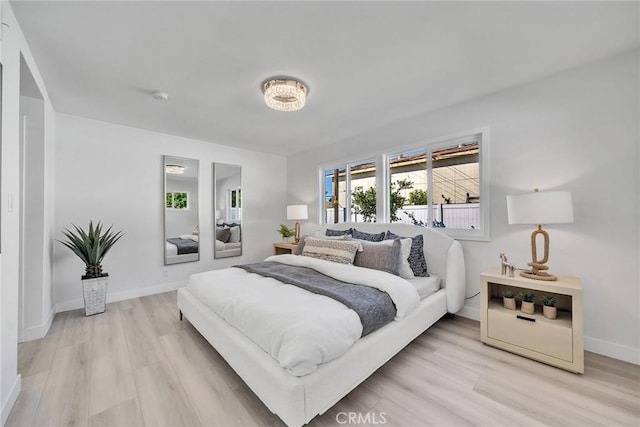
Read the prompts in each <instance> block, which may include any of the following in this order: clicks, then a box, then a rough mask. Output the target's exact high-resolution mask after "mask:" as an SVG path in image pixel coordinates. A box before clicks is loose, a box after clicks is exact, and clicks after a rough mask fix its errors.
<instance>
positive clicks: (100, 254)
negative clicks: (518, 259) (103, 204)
mask: <svg viewBox="0 0 640 427" xmlns="http://www.w3.org/2000/svg"><path fill="white" fill-rule="evenodd" d="M71 225H73V228H74V229H75V232H73V231H72V230H69V229H68V228H65V229H64V231H63V232H62V234H64V236H65V237H66V238H67V239H66V240H64V241H63V240H58V241H59V242H60V243H62V244H63V245H65V246H66V247H67V248H69V249H70V250H71V251H72V252H73V253H74V254H76V255H77V256H78V258H80V259H81V260H82V262H84V264H85V266H86V270H85V275H84V276H82V279H93V278H96V277H104V276H108V275H109V274H107V273H103V272H102V260H103V259H104V257H105V255H107V252H109V249H111V248H112V247H113V245H114V244H115V243H116V242H117V241H118V240H120V238H121V237H122V236H123V235H124V233H123V232H122V231H118V232H112V231H111V229H112V228H113V225H112V226H111V227H109V228H108V229H107V230H106V231H104V232H103V231H102V224H101V223H100V221H98V223H97V224H96V226H95V227H94V226H93V221H89V230H88V231H85V230H83V229H82V228H80V227H78V226H77V225H75V224H71Z"/></svg>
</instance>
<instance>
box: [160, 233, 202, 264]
mask: <svg viewBox="0 0 640 427" xmlns="http://www.w3.org/2000/svg"><path fill="white" fill-rule="evenodd" d="M165 254H166V262H167V264H173V263H177V262H188V261H198V260H199V259H200V256H199V238H198V235H197V234H181V235H180V236H178V237H168V238H167V239H166V240H165Z"/></svg>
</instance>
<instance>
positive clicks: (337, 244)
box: [301, 237, 362, 264]
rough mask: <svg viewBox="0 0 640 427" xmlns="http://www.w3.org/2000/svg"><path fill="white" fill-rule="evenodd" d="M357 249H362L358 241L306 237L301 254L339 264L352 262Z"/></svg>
mask: <svg viewBox="0 0 640 427" xmlns="http://www.w3.org/2000/svg"><path fill="white" fill-rule="evenodd" d="M359 250H362V245H361V244H360V242H354V241H349V240H325V239H317V238H315V237H307V238H306V239H305V244H304V248H303V249H302V254H301V255H302V256H308V257H311V258H318V259H324V260H326V261H332V262H337V263H340V264H353V259H354V258H355V256H356V252H358V251H359Z"/></svg>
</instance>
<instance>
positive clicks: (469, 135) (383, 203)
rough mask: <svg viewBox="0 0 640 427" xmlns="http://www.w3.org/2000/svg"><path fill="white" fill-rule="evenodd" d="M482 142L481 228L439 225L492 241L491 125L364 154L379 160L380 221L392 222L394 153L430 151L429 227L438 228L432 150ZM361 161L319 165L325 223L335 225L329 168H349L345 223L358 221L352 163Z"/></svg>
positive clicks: (322, 220) (466, 237)
mask: <svg viewBox="0 0 640 427" xmlns="http://www.w3.org/2000/svg"><path fill="white" fill-rule="evenodd" d="M474 140H477V141H478V162H479V165H478V168H479V171H478V175H479V177H480V185H479V197H480V202H479V203H480V228H479V229H456V228H437V230H438V231H441V232H443V233H444V234H446V235H448V236H450V237H452V238H454V239H458V240H471V241H489V240H490V236H491V230H490V224H491V220H490V215H491V212H490V194H489V189H490V185H489V179H490V177H489V145H490V144H489V128H488V127H483V128H479V129H475V130H471V131H467V132H460V133H457V134H453V135H448V136H443V137H437V138H431V139H428V140H423V141H420V142H417V143H413V144H410V145H409V144H408V145H401V146H397V147H393V148H392V149H391V150H390V149H386V150H384V151H378V152H367V153H361V155H360V156H359V158H360V159H375V163H376V197H377V201H376V205H377V210H376V222H381V223H389V222H390V206H389V197H390V195H389V186H390V180H391V172H390V168H389V159H390V157H392V156H395V155H398V154H400V153H403V152H408V151H414V150H426V152H427V174H428V190H427V192H428V195H429V196H428V202H429V204H428V224H427V228H432V229H435V227H433V225H432V216H433V206H434V204H433V199H432V197H433V175H432V170H433V169H432V153H433V151H435V150H439V149H442V148H446V147H450V146H452V145H455V144H456V143H458V144H460V143H464V142H471V141H474ZM360 161H361V160H354V159H353V158H350V159H348V160H339V161H333V162H330V163H324V164H321V165H319V166H318V184H319V185H318V188H319V195H320V199H319V200H320V201H321V203H319V206H318V213H319V216H318V218H319V219H320V221H319V222H320V224H321V225H332V224H329V223H328V222H327V221H326V220H325V216H326V208H325V204H324V200H325V197H324V195H325V193H324V191H325V181H324V172H325V171H326V170H328V169H340V168H345V169H346V177H345V182H346V185H347V187H346V205H347V206H346V208H347V209H348V211H347V213H348V215H347V219H348V221H345V223H350V224H357V223H355V222H351V221H350V212H351V210H350V208H351V189H350V179H349V175H350V174H349V166H350V165H351V164H353V163H358V162H360Z"/></svg>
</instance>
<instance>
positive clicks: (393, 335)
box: [178, 223, 465, 426]
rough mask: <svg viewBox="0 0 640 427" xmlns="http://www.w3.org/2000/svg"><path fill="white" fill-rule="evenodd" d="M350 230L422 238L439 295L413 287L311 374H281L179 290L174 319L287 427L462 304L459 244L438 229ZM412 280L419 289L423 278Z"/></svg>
mask: <svg viewBox="0 0 640 427" xmlns="http://www.w3.org/2000/svg"><path fill="white" fill-rule="evenodd" d="M353 225H354V224H335V225H331V226H330V227H329V228H331V229H334V230H335V229H338V230H340V229H348V228H350V227H351V226H353ZM355 226H356V228H357V229H358V230H361V231H364V232H368V233H375V232H378V233H379V232H385V231H387V230H389V231H391V232H392V233H395V234H396V235H399V236H405V237H413V236H415V235H417V234H421V235H422V236H423V238H424V246H423V248H424V253H425V256H426V260H427V264H428V269H429V274H430V275H431V276H432V277H437V278H439V279H440V285H439V289H432V290H429V289H428V285H427V286H423V288H422V290H419V289H416V293H420V292H422V294H423V295H421V296H420V297H417V298H418V299H417V302H416V307H415V309H413V310H412V311H410V312H408V314H406V315H405V316H403V317H402V318H400V319H397V320H395V321H391V322H390V323H388V324H386V325H385V326H383V327H381V328H380V329H378V330H376V331H375V332H372V333H370V334H369V335H366V336H364V337H362V338H360V339H358V340H357V341H356V342H355V343H354V344H353V345H351V346H350V347H349V348H348V350H346V352H345V353H344V354H342V355H340V356H339V357H336V358H333V359H331V360H329V361H326V362H324V363H320V364H319V365H318V366H317V367H315V368H314V369H312V370H311V371H310V373H306V374H302V375H300V372H298V373H297V374H295V375H294V374H293V373H292V370H291V369H285V368H283V366H281V365H282V363H281V362H279V361H278V360H276V358H274V357H273V356H272V355H270V354H269V353H267V352H266V351H265V350H264V349H263V348H261V347H260V345H258V344H256V342H254V341H253V340H251V339H249V338H248V337H247V336H246V335H245V334H244V333H242V332H241V331H240V329H241V328H240V329H239V328H237V327H234V326H231V325H230V324H228V323H227V321H226V320H224V319H223V317H221V316H220V315H218V314H216V312H215V311H214V310H212V308H211V307H210V306H209V305H207V303H205V302H203V301H202V300H200V299H199V298H198V297H197V294H198V292H197V290H196V288H195V287H194V288H193V290H192V289H190V287H189V286H187V287H185V288H181V289H179V290H178V308H179V310H180V313H181V315H184V316H186V317H187V319H188V320H189V321H190V322H191V323H192V324H193V325H194V327H195V328H196V329H197V330H198V331H199V332H200V333H201V334H202V335H203V336H204V337H205V338H206V339H207V341H208V342H209V343H210V344H211V345H212V346H213V347H214V348H215V349H216V350H217V351H218V353H220V355H222V356H223V357H224V359H225V360H226V361H227V363H229V365H230V366H231V367H232V368H233V369H234V370H235V371H236V372H237V373H238V375H240V377H241V378H242V379H243V380H244V381H245V383H246V384H247V385H248V386H249V387H250V388H251V389H252V391H253V392H254V393H255V394H256V395H257V396H258V397H259V398H260V399H261V400H262V402H263V403H264V404H265V405H266V406H267V407H268V408H269V409H270V410H271V411H272V412H273V413H275V414H276V415H278V416H279V417H280V418H281V419H282V420H283V421H284V422H285V423H286V424H287V425H289V426H300V425H303V424H306V423H308V422H309V421H311V420H312V419H313V418H314V417H315V416H316V415H318V414H322V413H324V412H325V411H326V410H328V409H329V408H331V407H332V406H333V405H334V404H335V403H337V402H338V401H339V400H340V399H341V398H342V397H344V396H345V395H346V394H347V393H349V392H350V391H351V390H352V389H354V388H355V387H356V386H357V385H358V384H360V383H361V382H362V381H364V380H365V379H366V378H367V377H369V376H370V375H371V374H372V373H373V372H375V370H376V369H378V368H379V367H380V366H382V365H383V364H384V363H386V362H387V361H388V360H389V359H390V358H391V357H393V356H394V355H395V354H396V353H398V352H399V351H401V350H402V349H403V348H404V347H405V346H406V345H407V344H409V343H410V342H411V341H412V340H413V339H415V338H416V337H417V336H419V335H420V334H421V333H422V332H424V331H425V330H426V329H428V328H429V327H430V326H431V325H432V324H434V323H435V322H436V321H437V320H438V319H440V318H441V317H442V316H444V315H445V314H447V313H455V312H457V311H458V310H460V308H462V306H463V303H464V295H465V267H464V256H463V253H462V247H461V245H460V243H459V242H457V241H455V240H453V239H451V238H450V237H448V236H446V235H444V234H442V233H440V232H438V231H434V230H431V229H427V228H422V227H416V226H413V225H407V224H375V223H364V224H355ZM281 256H282V257H293V258H295V257H294V256H292V255H281ZM271 258H274V257H271ZM228 270H239V269H233V268H232V269H225V271H222V270H219V272H220V273H218V274H220V275H224V274H227V273H229V271H228ZM247 274H248V273H247ZM194 276H195V275H194ZM220 277H222V276H220ZM418 282H421V283H422V285H424V283H425V280H422V281H420V280H418ZM411 286H413V285H411ZM303 292H304V291H303ZM394 302H395V301H394Z"/></svg>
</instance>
